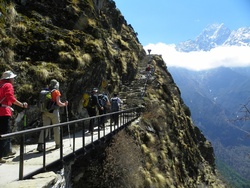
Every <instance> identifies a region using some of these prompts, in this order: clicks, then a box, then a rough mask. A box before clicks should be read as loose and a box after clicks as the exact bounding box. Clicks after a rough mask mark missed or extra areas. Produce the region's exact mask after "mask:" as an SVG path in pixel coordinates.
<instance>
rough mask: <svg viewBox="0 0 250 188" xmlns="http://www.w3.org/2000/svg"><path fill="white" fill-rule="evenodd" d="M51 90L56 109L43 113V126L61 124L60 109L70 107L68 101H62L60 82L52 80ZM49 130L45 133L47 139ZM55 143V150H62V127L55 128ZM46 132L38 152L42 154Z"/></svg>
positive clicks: (40, 140) (41, 139)
mask: <svg viewBox="0 0 250 188" xmlns="http://www.w3.org/2000/svg"><path fill="white" fill-rule="evenodd" d="M49 90H50V91H51V98H52V101H54V102H55V103H56V107H57V108H55V109H54V110H52V111H47V112H42V119H43V126H47V125H51V124H57V123H60V114H59V107H65V106H68V101H65V102H62V101H61V93H60V91H59V82H58V81H57V80H55V79H52V80H51V81H50V84H49ZM48 132H49V130H48V129H47V130H46V131H45V138H46V137H47V136H48ZM53 132H54V141H55V143H56V146H55V149H58V148H60V127H54V128H53ZM43 143H44V131H41V133H40V136H39V140H38V146H37V151H39V152H42V151H43V149H44V148H43V147H44V144H43Z"/></svg>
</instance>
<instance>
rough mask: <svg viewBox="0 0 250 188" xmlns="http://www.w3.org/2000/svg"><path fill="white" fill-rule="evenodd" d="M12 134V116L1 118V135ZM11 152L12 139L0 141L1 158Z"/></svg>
mask: <svg viewBox="0 0 250 188" xmlns="http://www.w3.org/2000/svg"><path fill="white" fill-rule="evenodd" d="M7 133H10V116H0V135H1V134H7ZM10 152H11V141H10V138H7V139H3V140H0V158H2V157H5V156H7V155H8V153H10Z"/></svg>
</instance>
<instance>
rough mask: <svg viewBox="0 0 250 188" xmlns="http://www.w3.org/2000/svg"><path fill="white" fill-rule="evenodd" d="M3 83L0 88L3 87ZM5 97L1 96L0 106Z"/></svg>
mask: <svg viewBox="0 0 250 188" xmlns="http://www.w3.org/2000/svg"><path fill="white" fill-rule="evenodd" d="M4 84H5V83H4ZM4 84H2V85H0V88H1V87H3V86H4ZM5 98H6V97H4V98H2V99H1V101H0V105H1V106H2V104H1V103H2V102H3V100H4V99H5Z"/></svg>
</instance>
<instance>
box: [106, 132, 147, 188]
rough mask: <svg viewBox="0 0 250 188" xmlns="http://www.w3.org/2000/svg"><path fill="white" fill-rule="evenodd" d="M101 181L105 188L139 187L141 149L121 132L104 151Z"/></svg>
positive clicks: (140, 184)
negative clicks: (104, 158)
mask: <svg viewBox="0 0 250 188" xmlns="http://www.w3.org/2000/svg"><path fill="white" fill-rule="evenodd" d="M106 154H107V157H106V160H105V162H104V166H103V168H104V173H103V179H104V184H105V187H119V188H122V187H141V186H142V184H143V179H142V177H141V171H140V167H141V159H142V154H141V149H140V148H139V147H138V146H137V145H136V143H135V142H134V140H133V138H132V137H131V136H129V135H127V134H126V132H125V131H121V132H119V133H118V135H117V136H116V137H115V138H114V140H113V142H112V144H111V146H110V147H109V148H107V149H106Z"/></svg>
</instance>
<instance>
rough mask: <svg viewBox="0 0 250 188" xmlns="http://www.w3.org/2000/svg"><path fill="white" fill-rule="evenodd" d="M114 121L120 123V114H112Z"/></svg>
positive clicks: (116, 123)
mask: <svg viewBox="0 0 250 188" xmlns="http://www.w3.org/2000/svg"><path fill="white" fill-rule="evenodd" d="M114 112H118V111H114ZM112 121H113V122H114V123H115V125H118V123H119V114H113V115H112Z"/></svg>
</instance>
